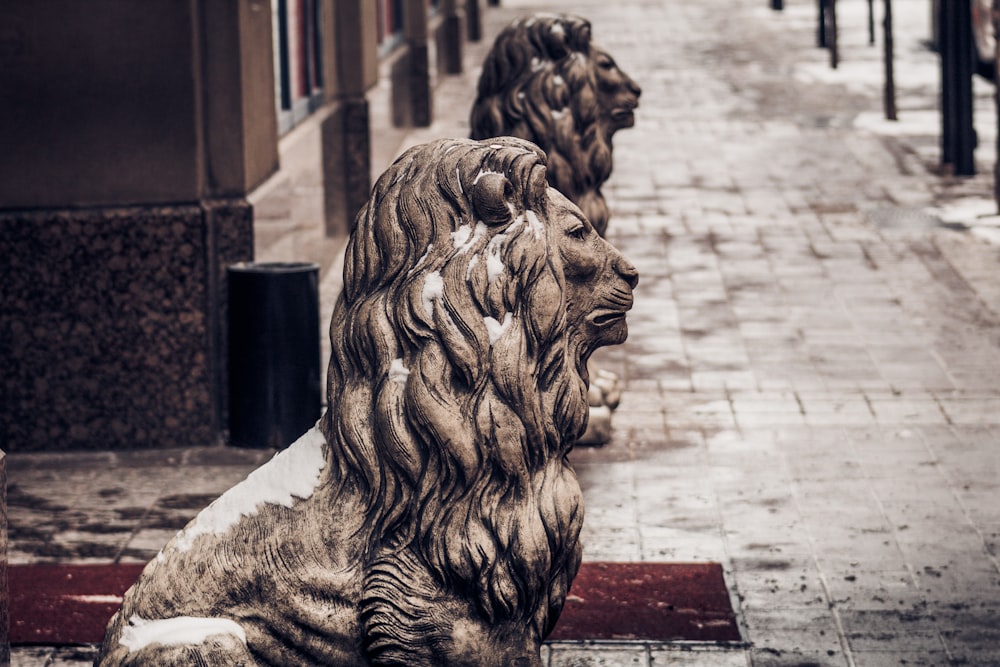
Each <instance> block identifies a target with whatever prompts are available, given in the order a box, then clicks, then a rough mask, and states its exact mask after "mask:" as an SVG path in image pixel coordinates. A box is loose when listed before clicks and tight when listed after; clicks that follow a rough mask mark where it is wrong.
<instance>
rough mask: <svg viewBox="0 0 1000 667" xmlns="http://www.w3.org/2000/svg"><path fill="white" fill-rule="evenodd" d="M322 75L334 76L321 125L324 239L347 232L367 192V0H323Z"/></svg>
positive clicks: (371, 26) (370, 15)
mask: <svg viewBox="0 0 1000 667" xmlns="http://www.w3.org/2000/svg"><path fill="white" fill-rule="evenodd" d="M323 11H324V14H323V16H324V26H323V28H324V34H327V35H331V36H332V39H326V40H324V41H323V61H324V63H323V64H324V68H325V71H329V72H334V73H335V76H334V77H331V82H330V84H329V85H328V86H327V89H326V90H325V91H324V92H325V94H326V101H327V102H331V103H332V104H331V109H330V112H329V114H328V115H327V116H326V117H325V118H323V120H322V121H321V123H322V125H321V132H322V142H323V177H324V184H323V201H324V209H325V215H326V233H327V235H328V236H336V235H343V234H347V233H348V232H349V231H350V230H351V226H352V225H353V224H354V216H355V214H356V213H357V211H358V209H359V208H361V206H362V205H364V203H365V202H366V201H367V200H368V195H369V193H370V191H371V128H370V124H369V118H370V116H369V107H368V99H367V97H366V94H367V91H368V89H370V88H371V87H372V86H373V85H374V84H375V82H376V80H377V77H378V52H377V51H378V46H377V28H376V16H375V9H374V4H373V3H372V2H370V0H337V1H336V2H334V1H333V0H324V5H323Z"/></svg>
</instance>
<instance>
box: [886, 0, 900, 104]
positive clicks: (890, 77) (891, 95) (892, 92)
mask: <svg viewBox="0 0 1000 667" xmlns="http://www.w3.org/2000/svg"><path fill="white" fill-rule="evenodd" d="M882 34H883V39H884V41H885V117H886V120H898V118H897V116H896V79H895V75H894V72H893V52H892V0H885V19H884V20H883V22H882Z"/></svg>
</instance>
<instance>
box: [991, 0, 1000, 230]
mask: <svg viewBox="0 0 1000 667" xmlns="http://www.w3.org/2000/svg"><path fill="white" fill-rule="evenodd" d="M992 18H993V34H994V35H997V34H1000V32H998V31H1000V0H993V17H992ZM993 63H994V68H997V67H1000V65H998V64H1000V39H998V40H996V51H994V57H993ZM993 80H994V81H993V83H994V94H995V95H996V104H997V124H998V126H1000V85H997V81H998V80H1000V76H997V69H994V73H993ZM997 155H1000V132H997ZM993 199H994V200H995V201H996V203H997V212H998V213H1000V159H998V160H997V161H996V162H995V163H994V165H993Z"/></svg>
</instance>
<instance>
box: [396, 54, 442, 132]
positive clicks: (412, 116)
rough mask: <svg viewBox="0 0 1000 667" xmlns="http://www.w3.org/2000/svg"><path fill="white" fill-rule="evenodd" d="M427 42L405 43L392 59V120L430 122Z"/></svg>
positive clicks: (400, 124)
mask: <svg viewBox="0 0 1000 667" xmlns="http://www.w3.org/2000/svg"><path fill="white" fill-rule="evenodd" d="M427 52H428V50H427V45H426V44H424V45H412V44H411V45H409V46H406V47H405V48H404V49H402V53H400V54H399V56H397V58H396V60H395V62H393V63H392V67H391V73H390V76H391V78H392V100H391V105H392V124H393V125H395V126H396V127H427V126H429V125H430V124H431V106H432V104H431V88H430V71H429V62H428V60H427Z"/></svg>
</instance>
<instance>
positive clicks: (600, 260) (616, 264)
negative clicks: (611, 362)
mask: <svg viewBox="0 0 1000 667" xmlns="http://www.w3.org/2000/svg"><path fill="white" fill-rule="evenodd" d="M548 195H549V224H550V225H552V227H553V233H554V235H555V239H556V243H557V245H558V249H559V255H560V257H561V258H562V263H563V271H564V275H565V277H566V316H567V317H566V318H567V321H568V325H569V327H570V330H571V331H573V332H574V333H575V334H576V335H577V336H579V337H580V341H579V342H580V344H581V346H582V348H583V349H584V350H585V351H586V353H587V354H589V353H590V352H593V351H594V350H595V349H597V348H599V347H602V346H604V345H618V344H620V343H624V342H625V338H626V337H627V336H628V325H627V324H626V322H625V313H626V312H628V310H629V309H631V308H632V290H633V289H635V286H636V284H638V282H639V274H638V272H637V271H636V269H635V267H634V266H632V264H631V263H630V262H629V261H628V260H627V259H625V257H624V256H623V255H622V254H621V253H620V252H619V251H618V250H617V249H616V248H615V247H614V246H612V245H611V244H610V243H608V242H607V241H605V240H604V239H603V238H601V236H600V235H599V234H598V233H597V232H596V231H595V230H594V227H593V226H592V225H591V224H590V222H589V221H588V220H587V219H586V217H584V215H583V213H582V212H581V211H580V209H579V208H577V207H576V205H575V204H573V203H572V202H570V201H569V200H568V199H566V197H564V196H563V195H562V194H560V193H559V191H558V190H555V189H554V188H549V192H548Z"/></svg>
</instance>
